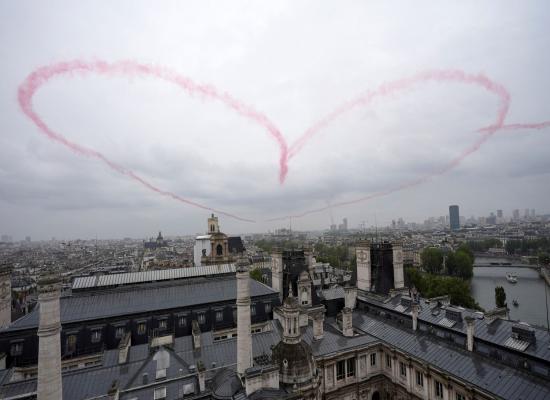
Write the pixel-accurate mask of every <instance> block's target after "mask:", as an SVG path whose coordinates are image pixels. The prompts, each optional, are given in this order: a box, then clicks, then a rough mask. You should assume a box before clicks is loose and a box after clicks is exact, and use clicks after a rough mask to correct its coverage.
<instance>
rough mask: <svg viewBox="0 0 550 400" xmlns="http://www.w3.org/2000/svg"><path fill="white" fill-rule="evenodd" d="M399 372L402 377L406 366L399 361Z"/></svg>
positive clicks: (405, 373)
mask: <svg viewBox="0 0 550 400" xmlns="http://www.w3.org/2000/svg"><path fill="white" fill-rule="evenodd" d="M399 373H400V374H401V376H402V377H406V376H407V367H406V366H405V364H404V363H402V362H399Z"/></svg>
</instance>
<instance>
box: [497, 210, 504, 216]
mask: <svg viewBox="0 0 550 400" xmlns="http://www.w3.org/2000/svg"><path fill="white" fill-rule="evenodd" d="M502 216H503V214H502V210H497V218H502Z"/></svg>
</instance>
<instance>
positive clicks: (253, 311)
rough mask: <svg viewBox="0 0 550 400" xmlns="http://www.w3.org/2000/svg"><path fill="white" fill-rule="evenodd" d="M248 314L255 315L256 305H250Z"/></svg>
mask: <svg viewBox="0 0 550 400" xmlns="http://www.w3.org/2000/svg"><path fill="white" fill-rule="evenodd" d="M250 315H252V316H254V315H256V306H255V305H251V306H250Z"/></svg>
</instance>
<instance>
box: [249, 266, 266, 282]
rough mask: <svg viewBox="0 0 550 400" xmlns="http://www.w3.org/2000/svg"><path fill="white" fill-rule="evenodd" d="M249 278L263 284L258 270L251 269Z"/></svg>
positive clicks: (260, 272)
mask: <svg viewBox="0 0 550 400" xmlns="http://www.w3.org/2000/svg"><path fill="white" fill-rule="evenodd" d="M250 277H251V278H252V279H254V280H256V281H258V282H263V280H262V271H260V269H259V268H256V269H253V270H252V271H250Z"/></svg>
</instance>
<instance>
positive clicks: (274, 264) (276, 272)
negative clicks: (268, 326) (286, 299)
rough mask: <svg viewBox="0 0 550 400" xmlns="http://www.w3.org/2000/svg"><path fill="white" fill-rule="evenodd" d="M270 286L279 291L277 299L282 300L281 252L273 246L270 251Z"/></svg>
mask: <svg viewBox="0 0 550 400" xmlns="http://www.w3.org/2000/svg"><path fill="white" fill-rule="evenodd" d="M271 287H272V288H273V290H275V291H277V292H279V301H280V302H281V303H282V302H283V252H282V251H281V249H279V248H277V247H275V248H274V249H273V252H272V253H271Z"/></svg>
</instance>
